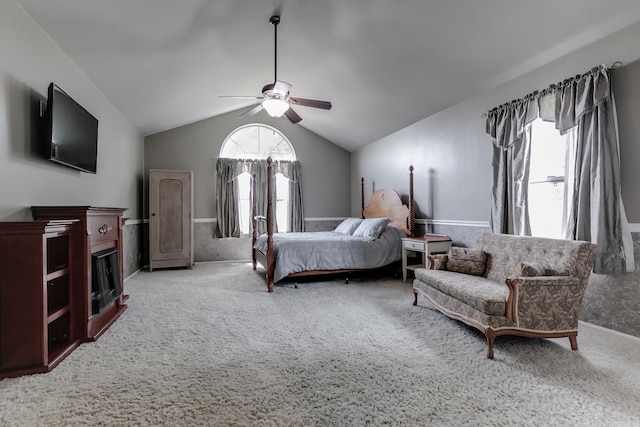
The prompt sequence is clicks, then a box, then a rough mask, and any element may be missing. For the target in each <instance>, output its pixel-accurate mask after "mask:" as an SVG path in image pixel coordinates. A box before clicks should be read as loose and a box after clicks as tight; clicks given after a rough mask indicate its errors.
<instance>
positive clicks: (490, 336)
mask: <svg viewBox="0 0 640 427" xmlns="http://www.w3.org/2000/svg"><path fill="white" fill-rule="evenodd" d="M484 336H485V337H487V359H493V343H494V342H495V340H496V331H494V330H493V329H492V328H487V329H486V330H485V331H484Z"/></svg>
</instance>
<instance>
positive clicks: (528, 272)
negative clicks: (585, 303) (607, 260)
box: [413, 232, 596, 359]
mask: <svg viewBox="0 0 640 427" xmlns="http://www.w3.org/2000/svg"><path fill="white" fill-rule="evenodd" d="M595 249H596V245H594V244H592V243H589V242H584V241H570V240H556V239H547V238H539V237H527V236H513V235H507V234H494V233H486V232H482V233H479V234H478V236H477V238H476V241H475V243H474V245H473V247H471V248H459V247H454V248H451V250H450V251H449V253H448V254H442V255H432V256H429V261H430V265H429V269H425V268H420V269H416V270H415V279H414V281H413V292H414V296H415V297H414V302H413V305H417V303H418V295H422V296H424V297H426V298H427V299H428V300H429V301H431V303H432V304H433V305H434V306H435V307H436V308H437V309H438V310H439V311H441V312H442V313H444V314H445V315H447V316H449V317H451V318H454V319H457V320H460V321H462V322H464V323H466V324H468V325H470V326H473V327H475V328H477V329H479V330H480V331H481V332H483V333H484V335H485V336H486V338H487V344H488V349H487V357H488V358H490V359H493V343H494V340H495V338H496V337H497V336H499V335H521V336H525V337H539V338H560V337H568V338H569V340H570V341H571V348H572V349H573V350H577V349H578V342H577V335H578V314H579V312H580V306H581V304H582V297H583V295H584V292H585V289H586V287H587V282H588V281H589V275H590V274H591V269H592V266H593V261H594V257H595Z"/></svg>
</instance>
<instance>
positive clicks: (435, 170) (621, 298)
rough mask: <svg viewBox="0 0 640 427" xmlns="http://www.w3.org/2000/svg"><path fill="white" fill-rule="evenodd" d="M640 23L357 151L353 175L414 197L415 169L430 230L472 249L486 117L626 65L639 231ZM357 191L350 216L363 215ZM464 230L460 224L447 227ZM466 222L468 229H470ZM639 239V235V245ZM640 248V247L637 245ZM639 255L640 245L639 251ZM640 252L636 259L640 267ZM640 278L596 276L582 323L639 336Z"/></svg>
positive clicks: (623, 122) (626, 116) (630, 194)
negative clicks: (601, 69)
mask: <svg viewBox="0 0 640 427" xmlns="http://www.w3.org/2000/svg"><path fill="white" fill-rule="evenodd" d="M638 40H640V23H638V24H635V25H632V26H630V27H628V28H627V29H625V30H623V31H620V32H618V33H616V34H613V35H611V36H609V37H606V38H604V39H602V40H600V41H598V42H596V43H593V44H591V45H589V46H586V47H584V48H582V49H579V50H577V51H575V52H572V53H570V54H567V55H566V56H564V57H562V58H560V59H558V60H556V61H553V62H551V63H549V64H547V65H545V66H543V67H541V68H539V69H537V70H535V71H533V72H530V73H528V74H526V75H524V76H522V77H519V78H517V79H514V80H511V81H509V82H507V83H504V84H502V85H500V86H498V87H496V88H494V89H490V90H487V91H485V92H483V93H480V94H478V95H476V96H474V97H472V98H469V99H467V100H465V101H464V102H462V103H460V104H458V105H455V106H453V107H451V108H448V109H446V110H444V111H442V112H440V113H438V114H435V115H433V116H431V117H427V118H425V119H423V120H421V121H419V122H417V123H415V124H413V125H411V126H408V127H407V128H404V129H402V130H399V131H398V132H395V133H394V134H392V135H388V136H386V137H385V138H382V139H380V140H378V141H375V142H372V143H371V144H369V145H367V146H366V147H364V148H362V149H360V150H358V151H356V152H354V153H352V155H351V173H352V175H354V176H359V175H363V176H365V177H368V178H369V179H370V180H372V181H377V182H380V183H383V184H384V186H390V187H392V188H397V189H399V190H401V191H402V192H404V193H405V194H406V192H408V179H407V173H406V169H407V167H408V165H409V164H413V165H414V166H415V168H416V170H415V180H416V194H415V200H416V204H417V210H418V211H419V212H420V213H419V214H418V216H419V217H420V218H429V221H427V223H428V224H430V223H432V222H433V223H434V224H433V225H429V227H431V228H430V231H431V230H433V231H435V232H443V231H444V232H446V233H447V234H451V235H452V237H453V239H454V241H458V242H460V243H463V244H466V243H470V242H472V240H473V235H474V234H475V232H476V231H477V230H479V229H483V228H486V225H488V221H489V218H490V208H489V197H490V189H491V179H492V178H491V145H490V144H491V142H490V139H489V137H488V136H487V135H486V134H485V121H484V119H483V118H482V117H481V116H482V114H483V113H484V112H485V111H487V110H489V109H491V108H493V107H496V106H498V105H500V104H502V103H505V102H508V101H510V100H512V99H518V98H522V97H523V96H524V95H526V94H528V93H530V92H533V91H535V90H540V89H544V88H546V87H547V86H548V85H549V84H551V83H556V82H558V81H561V80H562V79H564V78H567V77H571V76H574V75H576V74H581V73H584V72H586V71H588V70H589V69H591V68H592V67H594V66H596V65H598V64H601V63H603V64H611V63H612V62H614V61H616V60H621V61H623V62H624V63H625V65H624V67H623V68H621V69H619V70H616V71H615V72H614V91H615V95H616V101H617V105H618V117H619V122H620V123H619V125H620V126H619V127H620V151H621V168H622V195H623V200H624V202H625V205H626V211H627V216H628V219H629V222H631V223H633V226H634V229H636V230H637V231H640V226H639V224H638V223H640V193H638V192H637V189H636V188H637V183H638V182H640V169H639V168H638V167H637V166H636V165H637V164H639V163H640V144H639V139H640V120H638V112H639V111H640V63H639V62H635V61H637V60H638V59H639V58H640V44H639V43H638ZM359 197H360V196H359V190H358V189H357V188H356V187H355V186H352V191H351V213H352V214H355V213H357V212H358V211H359V206H360V201H359ZM447 223H450V224H458V225H457V226H455V225H454V226H452V225H442V224H447ZM465 223H467V224H465ZM638 238H639V236H638V235H637V234H636V235H634V240H635V241H636V242H637V240H638ZM636 246H637V243H636ZM636 252H638V251H637V247H636ZM639 256H640V254H638V253H636V265H638V260H639ZM637 313H640V273H628V274H625V275H623V276H619V277H613V276H595V275H594V276H592V280H591V281H590V284H589V288H588V290H587V295H586V296H585V300H584V305H583V310H582V314H581V318H582V319H583V320H585V321H590V322H593V323H596V324H598V325H602V326H605V327H609V328H613V329H617V330H619V331H622V332H626V333H629V334H633V335H636V336H640V322H639V321H638V314H637Z"/></svg>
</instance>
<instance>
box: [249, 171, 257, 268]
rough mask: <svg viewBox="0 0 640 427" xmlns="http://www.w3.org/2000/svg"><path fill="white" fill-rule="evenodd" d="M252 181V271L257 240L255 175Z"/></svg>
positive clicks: (255, 263)
mask: <svg viewBox="0 0 640 427" xmlns="http://www.w3.org/2000/svg"><path fill="white" fill-rule="evenodd" d="M252 178H253V181H252V182H251V227H253V232H252V233H251V235H252V236H251V259H252V261H253V269H254V270H255V269H256V265H257V260H256V249H255V246H256V240H258V218H257V215H258V213H257V212H258V193H257V191H258V185H257V184H256V174H255V173H254V174H253V175H252Z"/></svg>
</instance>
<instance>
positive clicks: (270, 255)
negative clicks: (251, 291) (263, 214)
mask: <svg viewBox="0 0 640 427" xmlns="http://www.w3.org/2000/svg"><path fill="white" fill-rule="evenodd" d="M272 163H273V160H272V159H271V157H269V158H267V266H266V267H267V290H268V291H269V292H273V285H274V282H273V276H274V272H275V265H276V264H275V258H276V257H275V253H274V252H273V220H274V218H273V189H272V187H273V186H272V184H271V175H272V173H273V172H272V171H273V166H272Z"/></svg>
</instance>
